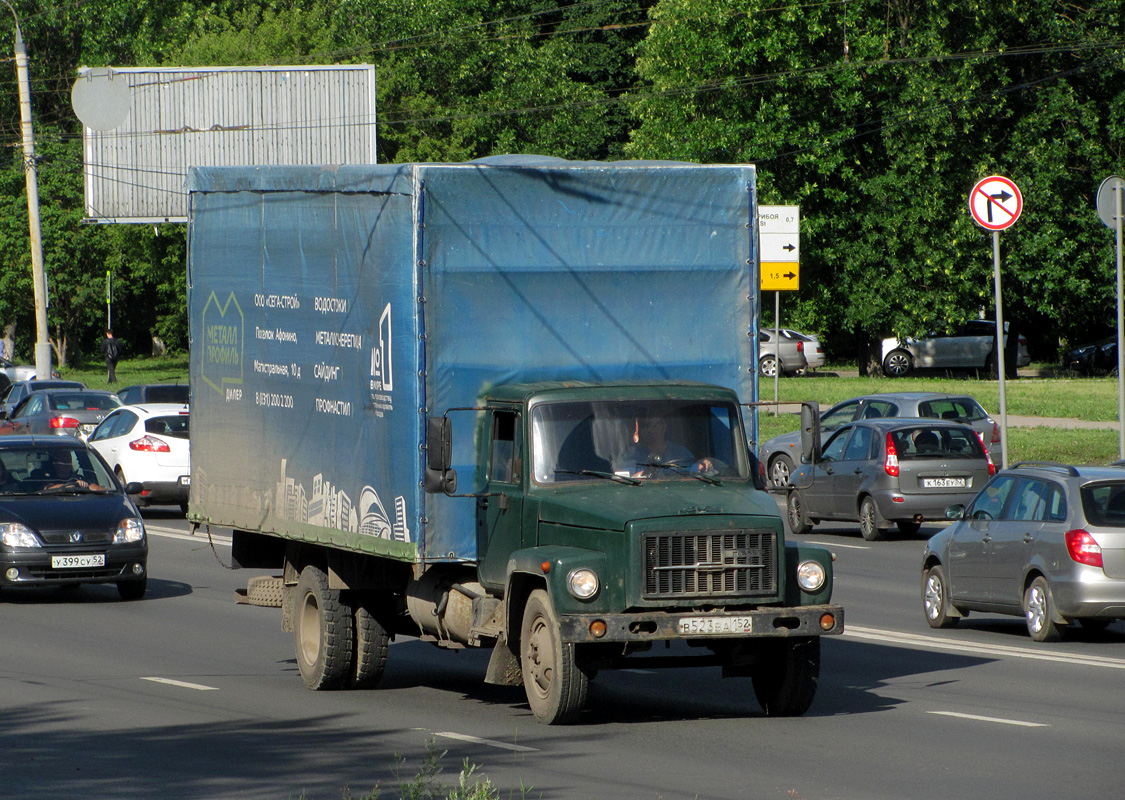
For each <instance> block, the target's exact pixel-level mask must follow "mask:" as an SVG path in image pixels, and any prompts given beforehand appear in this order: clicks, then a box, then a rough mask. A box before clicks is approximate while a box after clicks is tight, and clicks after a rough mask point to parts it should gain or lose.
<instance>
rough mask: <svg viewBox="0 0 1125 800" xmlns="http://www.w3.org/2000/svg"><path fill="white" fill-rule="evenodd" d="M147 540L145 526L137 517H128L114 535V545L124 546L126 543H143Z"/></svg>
mask: <svg viewBox="0 0 1125 800" xmlns="http://www.w3.org/2000/svg"><path fill="white" fill-rule="evenodd" d="M144 538H145V526H144V523H143V522H141V521H140V520H139V519H137V518H136V517H126V518H125V519H123V520H121V522H120V523H118V525H117V531H116V532H115V533H114V534H113V543H114V544H124V543H125V542H143V541H144Z"/></svg>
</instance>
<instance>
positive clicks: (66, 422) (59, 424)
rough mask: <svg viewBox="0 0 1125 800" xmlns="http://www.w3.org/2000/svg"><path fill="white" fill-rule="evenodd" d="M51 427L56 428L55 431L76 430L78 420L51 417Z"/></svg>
mask: <svg viewBox="0 0 1125 800" xmlns="http://www.w3.org/2000/svg"><path fill="white" fill-rule="evenodd" d="M51 427H52V428H56V429H57V428H77V427H78V420H76V419H75V418H74V417H52V418H51Z"/></svg>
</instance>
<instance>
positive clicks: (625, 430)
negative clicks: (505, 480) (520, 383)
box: [531, 400, 750, 483]
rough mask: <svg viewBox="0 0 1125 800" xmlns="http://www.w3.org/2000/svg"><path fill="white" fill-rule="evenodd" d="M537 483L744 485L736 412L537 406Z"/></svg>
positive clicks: (702, 404)
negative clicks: (697, 481)
mask: <svg viewBox="0 0 1125 800" xmlns="http://www.w3.org/2000/svg"><path fill="white" fill-rule="evenodd" d="M531 436H532V442H531V447H532V459H533V463H534V477H535V481H536V482H537V483H556V482H562V481H575V480H595V479H606V480H618V481H621V482H626V483H634V482H637V481H640V480H692V479H701V480H709V481H712V482H714V481H715V480H716V479H717V478H732V479H746V478H747V477H749V474H750V472H749V466H748V459H747V455H746V445H745V437H744V435H743V433H742V427H741V422H740V417H739V414H738V407H737V406H736V405H734V404H732V403H723V402H707V401H699V400H632V401H627V400H612V401H604V402H590V401H582V402H562V403H540V404H539V405H537V406H535V408H534V409H533V411H532V415H531Z"/></svg>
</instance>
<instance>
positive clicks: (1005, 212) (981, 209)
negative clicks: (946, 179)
mask: <svg viewBox="0 0 1125 800" xmlns="http://www.w3.org/2000/svg"><path fill="white" fill-rule="evenodd" d="M1021 211H1023V195H1022V194H1020V190H1019V188H1018V187H1017V186H1016V185H1015V183H1013V182H1012V181H1011V179H1010V178H1005V177H1004V176H1003V175H991V176H989V177H987V178H982V179H981V180H979V181H977V185H976V186H974V187H973V190H972V191H971V192H970V193H969V213H970V214H972V215H973V219H975V220H976V222H977V225H980V226H981V227H982V228H986V229H988V230H990V231H1002V230H1004V229H1005V228H1008V227H1011V226H1012V224H1013V223H1015V221H1016V220H1017V219H1019V217H1020V212H1021Z"/></svg>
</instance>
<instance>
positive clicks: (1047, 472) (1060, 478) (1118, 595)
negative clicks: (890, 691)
mask: <svg viewBox="0 0 1125 800" xmlns="http://www.w3.org/2000/svg"><path fill="white" fill-rule="evenodd" d="M949 515H950V517H951V518H953V519H955V520H956V522H955V523H954V524H953V525H951V526H949V527H948V528H946V529H945V530H943V531H942V532H941V533H938V534H937V535H935V536H933V537H932V538H931V539H930V541H929V543H928V544H927V545H926V551H925V553H924V554H923V556H922V608H923V610H924V612H925V615H926V622H928V623H929V625H930V627H932V628H950V627H953V626H954V625H956V624H957V623H958V622H959V621H960V620H961V619H962V618H963V617H966V616H968V615H969V612H970V611H983V612H989V613H995V614H1013V615H1017V616H1023V617H1024V619H1025V620H1026V621H1027V631H1028V633H1029V634H1030V635H1031V638H1032V639H1034V640H1035V641H1037V642H1050V641H1055V640H1057V639H1059V638H1061V637H1062V635H1063V633H1064V632H1065V631H1066V628H1067V626H1068V625H1070V624H1072V623H1078V624H1079V625H1081V626H1082V627H1083V628H1091V629H1094V630H1101V629H1102V628H1105V627H1106V626H1107V625H1109V623H1111V622H1113V621H1114V620H1118V619H1125V469H1123V468H1122V467H1120V466H1113V467H1075V466H1070V465H1065V464H1054V463H1045V462H1023V463H1020V464H1016V465H1014V466H1013V467H1011V468H1010V469H1006V470H1003V471H1002V472H1000V473H999V474H998V475H996V477H995V478H993V479H992V481H990V482H989V483H988V485H987V486H985V487H984V489H983V490H982V491H981V492H980V494H979V495H977V497H976V498H975V499H974V500H973V501H972V502H971V503H970V504H968V506H967V507H965V506H961V505H957V506H954V507H952V508H950V509H949Z"/></svg>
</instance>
